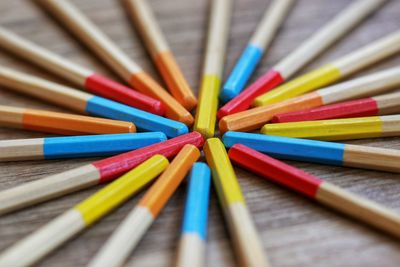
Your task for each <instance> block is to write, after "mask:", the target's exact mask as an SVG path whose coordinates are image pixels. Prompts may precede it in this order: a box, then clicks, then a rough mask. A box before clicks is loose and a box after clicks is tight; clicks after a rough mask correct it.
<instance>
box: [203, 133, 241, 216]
mask: <svg viewBox="0 0 400 267" xmlns="http://www.w3.org/2000/svg"><path fill="white" fill-rule="evenodd" d="M204 154H205V156H206V159H207V163H208V165H209V166H210V168H211V172H212V175H213V181H214V185H215V187H216V190H217V193H218V197H219V199H220V201H221V203H222V204H223V206H224V208H226V207H227V206H229V205H231V204H234V203H245V201H244V197H243V194H242V191H241V189H240V185H239V183H238V181H237V178H236V175H235V172H234V170H233V167H232V164H231V162H230V160H229V157H228V154H227V153H226V150H225V147H224V145H223V143H222V142H221V140H219V139H218V138H210V139H208V140H207V141H206V143H205V145H204Z"/></svg>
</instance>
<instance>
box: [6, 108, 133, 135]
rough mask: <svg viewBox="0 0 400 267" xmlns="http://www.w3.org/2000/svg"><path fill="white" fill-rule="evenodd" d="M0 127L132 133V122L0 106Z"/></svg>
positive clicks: (50, 131) (67, 133)
mask: <svg viewBox="0 0 400 267" xmlns="http://www.w3.org/2000/svg"><path fill="white" fill-rule="evenodd" d="M0 125H1V126H5V127H10V128H17V129H26V130H31V131H38V132H46V133H55V134H63V135H81V134H112V133H132V132H135V131H136V127H135V125H134V124H133V123H131V122H125V121H116V120H109V119H102V118H94V117H88V116H81V115H73V114H68V113H60V112H52V111H46V110H40V109H27V108H18V107H11V106H3V105H0Z"/></svg>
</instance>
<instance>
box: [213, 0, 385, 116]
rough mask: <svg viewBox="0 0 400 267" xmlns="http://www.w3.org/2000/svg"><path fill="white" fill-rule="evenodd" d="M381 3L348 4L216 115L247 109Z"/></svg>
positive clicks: (378, 0) (372, 0) (377, 0)
mask: <svg viewBox="0 0 400 267" xmlns="http://www.w3.org/2000/svg"><path fill="white" fill-rule="evenodd" d="M385 2H386V0H358V1H355V2H352V3H351V4H349V5H348V6H347V7H346V8H345V9H344V10H343V11H341V12H340V13H339V14H338V15H336V16H335V17H334V18H333V19H332V20H331V21H330V22H328V23H327V24H325V26H323V27H322V28H320V29H319V30H318V31H317V32H316V33H314V34H313V35H312V36H311V37H310V38H308V39H307V40H306V41H304V42H303V43H302V44H301V45H300V46H299V47H298V48H297V49H295V50H294V51H293V52H291V53H290V54H289V55H288V56H286V57H285V58H283V59H282V60H280V61H279V62H278V63H277V64H276V65H275V66H274V67H272V69H271V70H269V71H268V72H267V73H265V74H264V75H262V76H261V77H260V78H258V79H257V80H256V81H255V82H254V83H253V84H251V85H249V86H248V87H247V88H246V89H245V90H244V91H243V92H242V93H240V94H239V95H238V96H237V97H235V98H234V99H232V100H231V101H229V102H228V103H227V104H225V105H224V106H223V107H222V108H221V109H220V110H219V111H218V118H219V119H221V118H222V117H224V116H227V115H229V114H233V113H237V112H239V111H243V110H246V109H248V108H249V107H250V106H251V104H252V102H253V100H254V99H255V98H256V97H257V96H259V95H262V94H263V93H265V92H268V91H270V90H272V89H273V88H275V87H277V86H278V85H280V84H282V83H283V82H285V81H287V80H288V79H289V78H290V77H292V76H293V75H294V74H295V73H296V72H298V71H299V70H300V69H301V68H302V67H304V66H305V65H306V64H307V63H308V62H310V61H311V60H312V59H314V58H315V57H316V56H317V55H319V54H320V53H321V52H322V51H323V50H325V49H326V48H328V47H329V46H331V45H332V44H334V43H335V42H336V41H337V40H338V39H339V38H340V37H342V36H344V35H345V34H346V33H348V32H349V31H350V30H351V29H353V28H354V27H355V26H356V25H357V24H358V23H360V22H361V21H362V20H364V19H366V18H367V17H368V16H369V15H371V13H373V12H375V11H377V10H378V9H379V7H380V6H381V5H382V4H383V3H385Z"/></svg>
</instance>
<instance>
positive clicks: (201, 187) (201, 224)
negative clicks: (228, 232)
mask: <svg viewBox="0 0 400 267" xmlns="http://www.w3.org/2000/svg"><path fill="white" fill-rule="evenodd" d="M210 183H211V172H210V168H209V167H208V166H207V164H205V163H195V164H194V165H193V168H192V171H191V173H190V177H189V184H188V194H187V197H186V205H185V211H184V217H183V226H182V232H183V234H193V233H194V234H198V235H199V237H200V238H201V239H202V240H205V239H206V236H207V220H208V202H209V196H210Z"/></svg>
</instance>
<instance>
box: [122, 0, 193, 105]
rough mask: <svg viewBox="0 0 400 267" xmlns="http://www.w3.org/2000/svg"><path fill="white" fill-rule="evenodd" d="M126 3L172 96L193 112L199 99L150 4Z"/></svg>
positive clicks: (130, 0) (130, 1)
mask: <svg viewBox="0 0 400 267" xmlns="http://www.w3.org/2000/svg"><path fill="white" fill-rule="evenodd" d="M125 3H126V5H127V8H128V11H129V12H130V14H131V18H132V20H133V22H134V23H135V25H136V26H137V28H138V30H139V33H140V34H141V36H142V38H143V40H144V42H145V44H146V48H147V50H148V51H149V53H150V56H151V58H152V59H153V62H154V64H155V65H156V67H157V68H158V71H159V72H160V73H161V76H162V77H163V79H164V81H165V83H166V84H167V86H168V88H169V90H170V92H171V94H172V95H173V96H174V97H175V98H176V100H178V102H179V103H181V104H182V105H183V106H184V107H185V108H186V109H187V110H192V109H193V108H195V107H196V105H197V99H196V97H195V96H194V94H193V91H192V89H191V88H190V86H189V84H188V82H187V81H186V79H185V77H184V76H183V73H182V70H181V69H180V67H179V65H178V63H177V62H176V60H175V57H174V55H173V53H172V51H171V49H170V47H169V45H168V43H167V40H166V39H165V37H164V35H163V33H162V31H161V28H160V26H159V25H158V23H157V20H156V18H155V16H154V14H153V11H152V10H151V7H150V5H149V3H148V2H147V1H142V0H126V1H125Z"/></svg>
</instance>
